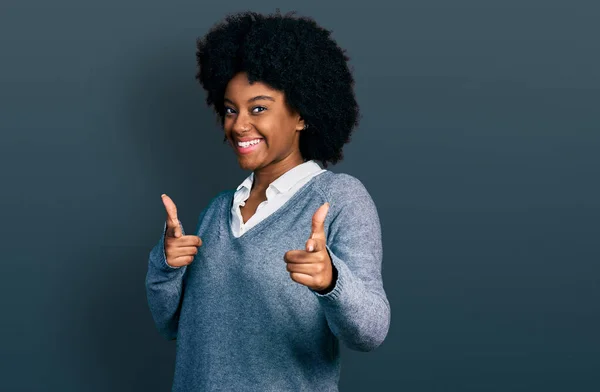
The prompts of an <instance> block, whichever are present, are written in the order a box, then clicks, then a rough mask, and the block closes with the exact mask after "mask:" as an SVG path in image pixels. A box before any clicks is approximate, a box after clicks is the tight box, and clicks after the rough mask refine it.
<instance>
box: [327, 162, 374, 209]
mask: <svg viewBox="0 0 600 392" xmlns="http://www.w3.org/2000/svg"><path fill="white" fill-rule="evenodd" d="M324 174H326V176H325V177H323V178H321V180H320V181H319V184H318V185H319V186H318V189H319V191H320V193H321V196H322V200H324V201H323V203H324V202H328V203H329V204H330V210H329V211H330V214H331V218H332V219H334V218H335V217H336V216H338V215H340V214H342V215H344V216H346V215H348V216H356V217H359V216H362V217H364V216H366V217H371V216H373V215H377V207H376V206H375V202H374V201H373V198H372V197H371V195H370V194H369V191H368V190H367V188H366V186H365V185H364V184H363V182H362V181H361V180H359V179H358V178H357V177H355V176H352V175H350V174H347V173H334V172H326V173H324Z"/></svg>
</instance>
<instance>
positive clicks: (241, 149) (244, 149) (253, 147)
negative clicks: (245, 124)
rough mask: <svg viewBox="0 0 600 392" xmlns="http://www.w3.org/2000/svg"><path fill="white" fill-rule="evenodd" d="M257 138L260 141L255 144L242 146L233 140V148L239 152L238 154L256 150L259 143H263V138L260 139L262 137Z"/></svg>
mask: <svg viewBox="0 0 600 392" xmlns="http://www.w3.org/2000/svg"><path fill="white" fill-rule="evenodd" d="M245 139H246V138H245ZM255 139H257V138H255ZM255 139H248V140H255ZM258 139H260V141H259V142H258V143H256V144H251V145H249V146H248V147H242V146H239V145H238V144H237V141H236V142H235V150H236V151H237V152H238V153H240V154H248V153H251V152H252V151H254V150H256V149H257V148H258V147H260V145H261V144H263V143H264V139H262V138H258Z"/></svg>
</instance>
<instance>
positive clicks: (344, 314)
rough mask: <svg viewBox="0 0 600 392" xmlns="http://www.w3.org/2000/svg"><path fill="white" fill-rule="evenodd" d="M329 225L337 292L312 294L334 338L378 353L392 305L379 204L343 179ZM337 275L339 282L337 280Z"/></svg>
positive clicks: (355, 181) (358, 185) (353, 180)
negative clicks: (384, 265)
mask: <svg viewBox="0 0 600 392" xmlns="http://www.w3.org/2000/svg"><path fill="white" fill-rule="evenodd" d="M343 182H344V184H338V185H336V189H341V190H342V191H341V192H339V193H338V196H337V197H335V198H333V200H332V203H336V204H338V207H337V209H336V211H337V212H336V214H335V216H333V218H332V220H331V223H330V225H329V233H328V236H327V237H328V239H327V251H328V253H329V256H330V258H331V261H332V263H333V268H334V281H335V283H334V286H333V288H332V289H331V290H330V291H328V292H327V293H326V294H319V293H318V292H314V293H315V295H316V296H317V297H318V299H319V302H320V303H321V305H322V306H323V309H324V310H325V315H326V318H327V322H328V324H329V327H330V328H331V331H332V332H333V334H334V335H335V336H336V337H337V338H338V339H340V340H341V341H342V342H343V343H344V344H345V345H346V346H347V347H349V348H351V349H354V350H358V351H370V350H373V349H375V348H377V347H378V346H379V345H380V344H381V343H382V342H383V340H384V339H385V337H386V336H387V333H388V330H389V325H390V317H391V314H390V313H391V312H390V304H389V302H388V299H387V297H386V294H385V291H384V289H383V281H382V277H381V268H382V253H383V247H382V242H381V226H380V222H379V216H378V214H377V209H376V207H375V204H374V202H373V200H372V198H371V196H370V195H369V193H368V192H367V190H366V189H365V187H364V186H363V184H362V183H361V182H360V181H359V180H358V179H356V178H354V177H351V176H345V177H344V179H343ZM336 274H337V276H336Z"/></svg>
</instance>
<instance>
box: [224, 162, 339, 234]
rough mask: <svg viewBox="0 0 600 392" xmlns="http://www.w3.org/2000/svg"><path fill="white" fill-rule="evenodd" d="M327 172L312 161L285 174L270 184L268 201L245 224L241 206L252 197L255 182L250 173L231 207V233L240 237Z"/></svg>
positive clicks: (238, 190)
mask: <svg viewBox="0 0 600 392" xmlns="http://www.w3.org/2000/svg"><path fill="white" fill-rule="evenodd" d="M325 171H327V169H321V167H320V166H319V165H318V164H317V163H316V162H315V161H314V160H310V161H306V162H304V163H302V164H300V165H298V166H295V167H293V168H292V169H290V170H288V171H287V172H285V173H283V174H282V175H281V176H279V177H278V178H277V179H276V180H275V181H273V182H272V183H271V184H269V187H268V188H267V191H266V196H267V200H265V201H263V202H262V203H260V204H259V205H258V207H257V209H256V212H255V213H254V215H252V217H250V219H248V222H246V223H244V220H243V218H242V212H241V210H240V206H244V205H246V200H248V198H249V197H250V190H251V189H252V184H253V182H254V172H252V173H250V175H249V176H248V177H246V179H245V180H244V181H243V182H242V183H241V184H240V185H239V186H238V187H237V190H236V192H235V194H234V196H233V205H232V207H231V231H232V233H233V235H234V237H236V238H237V237H240V236H241V235H243V234H244V233H245V232H246V231H247V230H249V229H250V228H251V227H253V226H254V225H256V224H257V223H259V222H260V221H262V220H263V219H265V218H266V217H267V216H269V215H271V214H272V213H273V212H275V211H276V210H277V209H278V208H279V207H281V206H282V205H283V204H284V203H285V202H286V201H287V200H289V199H290V198H291V197H292V196H293V195H294V193H296V192H297V191H298V190H299V189H300V188H301V187H302V185H304V184H306V183H307V182H308V181H310V179H311V178H313V177H314V176H316V175H318V174H321V173H323V172H325Z"/></svg>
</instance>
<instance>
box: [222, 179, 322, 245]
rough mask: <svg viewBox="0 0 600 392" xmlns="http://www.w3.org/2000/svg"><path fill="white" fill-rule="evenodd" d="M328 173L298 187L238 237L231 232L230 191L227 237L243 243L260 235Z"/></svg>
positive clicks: (233, 194)
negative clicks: (279, 204)
mask: <svg viewBox="0 0 600 392" xmlns="http://www.w3.org/2000/svg"><path fill="white" fill-rule="evenodd" d="M330 173H332V172H331V171H329V170H327V171H324V172H322V173H320V174H317V175H316V176H314V177H313V178H311V179H310V180H308V181H307V183H306V184H304V185H302V187H300V189H298V190H297V191H296V193H294V194H293V195H292V197H290V198H289V199H288V200H286V201H285V203H283V205H281V206H280V207H279V208H278V209H277V210H275V211H273V212H272V213H271V214H269V216H267V217H265V218H264V219H263V220H261V221H260V222H258V223H257V224H255V225H254V226H252V227H251V228H249V229H248V231H246V232H245V233H244V234H242V235H241V236H239V237H236V236H234V235H233V232H232V231H231V224H232V222H231V208H232V207H233V201H234V197H235V190H234V191H232V192H231V196H229V197H228V201H227V206H228V207H227V219H226V221H225V222H226V223H227V228H226V229H227V233H228V234H229V237H230V238H232V239H233V240H237V241H243V240H244V239H245V238H247V237H252V236H254V235H256V234H257V233H260V232H261V231H263V230H264V228H265V227H266V226H268V223H269V222H271V221H272V220H274V219H276V218H277V217H278V216H279V215H281V214H283V213H284V212H286V211H287V210H288V209H289V208H290V206H292V205H293V204H294V202H295V201H296V199H297V198H299V197H301V196H302V195H304V194H305V193H306V192H307V191H308V189H310V188H311V187H312V186H314V183H315V179H316V178H317V177H320V176H322V175H324V174H330ZM255 214H256V212H255ZM253 216H254V215H253Z"/></svg>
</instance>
